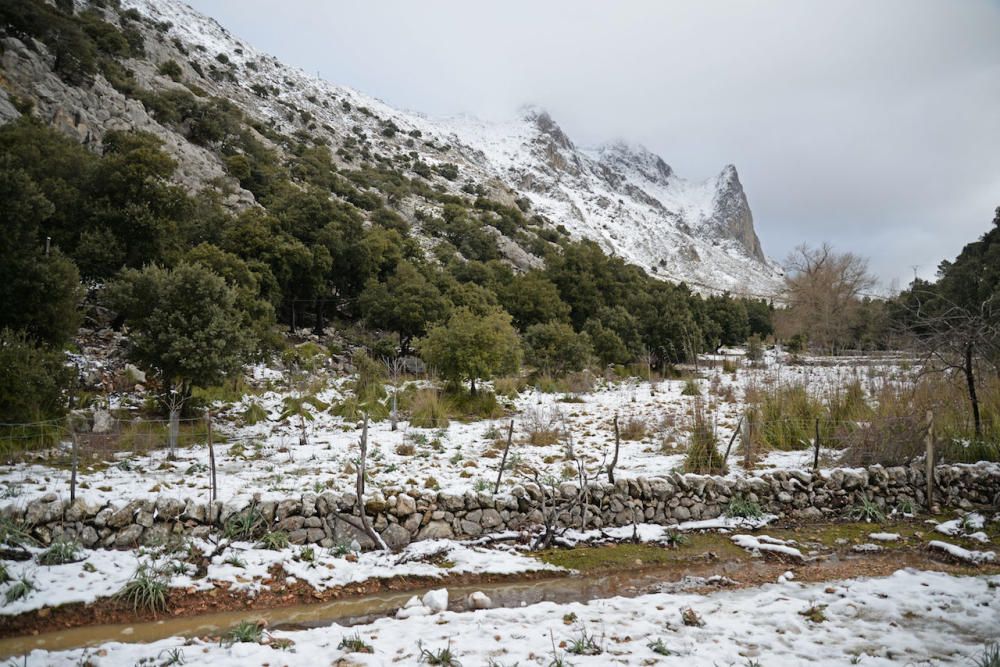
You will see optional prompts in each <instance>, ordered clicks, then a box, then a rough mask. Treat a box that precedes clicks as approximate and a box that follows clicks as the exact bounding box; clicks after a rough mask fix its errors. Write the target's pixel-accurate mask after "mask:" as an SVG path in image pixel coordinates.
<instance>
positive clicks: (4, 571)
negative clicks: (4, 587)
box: [0, 562, 10, 584]
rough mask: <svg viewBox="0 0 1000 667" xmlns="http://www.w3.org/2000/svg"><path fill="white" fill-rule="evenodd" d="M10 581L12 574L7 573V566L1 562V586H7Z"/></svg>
mask: <svg viewBox="0 0 1000 667" xmlns="http://www.w3.org/2000/svg"><path fill="white" fill-rule="evenodd" d="M8 581H10V573H9V572H8V571H7V566H6V565H4V564H3V563H2V562H0V584H6V583H7V582H8Z"/></svg>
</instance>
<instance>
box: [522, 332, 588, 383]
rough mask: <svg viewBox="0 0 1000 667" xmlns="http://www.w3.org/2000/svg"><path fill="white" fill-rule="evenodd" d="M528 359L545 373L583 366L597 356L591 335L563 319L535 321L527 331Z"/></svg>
mask: <svg viewBox="0 0 1000 667" xmlns="http://www.w3.org/2000/svg"><path fill="white" fill-rule="evenodd" d="M524 343H525V359H526V361H527V362H528V363H529V364H531V365H532V366H534V367H535V368H537V369H538V370H539V371H541V372H542V373H555V374H556V375H562V374H563V373H567V372H570V371H579V370H583V369H584V368H585V367H586V366H587V364H588V362H589V361H590V358H591V357H592V356H593V352H594V350H593V347H592V346H591V344H590V336H588V335H587V334H586V333H577V332H575V331H573V327H571V326H570V325H568V324H565V323H563V322H547V323H545V324H533V325H531V326H530V327H528V330H527V331H525V332H524Z"/></svg>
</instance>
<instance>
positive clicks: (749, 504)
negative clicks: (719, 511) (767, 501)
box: [725, 493, 764, 519]
mask: <svg viewBox="0 0 1000 667" xmlns="http://www.w3.org/2000/svg"><path fill="white" fill-rule="evenodd" d="M725 514H726V516H730V517H740V518H743V519H759V518H761V517H762V516H764V511H763V510H762V509H761V508H760V505H759V504H758V503H757V502H756V501H753V500H750V499H748V498H747V497H746V496H744V495H743V494H742V493H737V494H735V495H734V496H733V497H732V498H731V499H730V500H729V504H728V505H726V512H725Z"/></svg>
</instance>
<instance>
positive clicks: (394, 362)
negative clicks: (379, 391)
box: [382, 357, 406, 431]
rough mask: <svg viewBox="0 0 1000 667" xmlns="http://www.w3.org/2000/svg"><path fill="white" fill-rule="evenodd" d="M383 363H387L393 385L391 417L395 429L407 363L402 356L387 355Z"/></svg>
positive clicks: (386, 366) (397, 422) (390, 382)
mask: <svg viewBox="0 0 1000 667" xmlns="http://www.w3.org/2000/svg"><path fill="white" fill-rule="evenodd" d="M382 363H384V364H385V368H386V371H388V373H389V384H390V385H391V386H392V408H391V410H390V412H389V419H390V422H391V424H392V430H393V431H395V430H396V429H397V427H398V424H399V410H398V400H397V394H398V393H399V379H400V377H402V375H403V370H404V368H405V366H406V364H405V363H404V362H403V358H402V357H395V358H388V357H386V358H384V359H382Z"/></svg>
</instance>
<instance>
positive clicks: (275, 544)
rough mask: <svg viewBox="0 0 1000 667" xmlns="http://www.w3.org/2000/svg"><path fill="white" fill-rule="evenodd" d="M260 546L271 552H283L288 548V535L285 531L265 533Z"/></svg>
mask: <svg viewBox="0 0 1000 667" xmlns="http://www.w3.org/2000/svg"><path fill="white" fill-rule="evenodd" d="M258 546H259V547H260V548H262V549H270V550H271V551H281V550H282V549H287V548H288V533H286V532H285V531H283V530H276V531H273V532H267V533H264V537H262V538H261V539H260V543H259V544H258Z"/></svg>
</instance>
